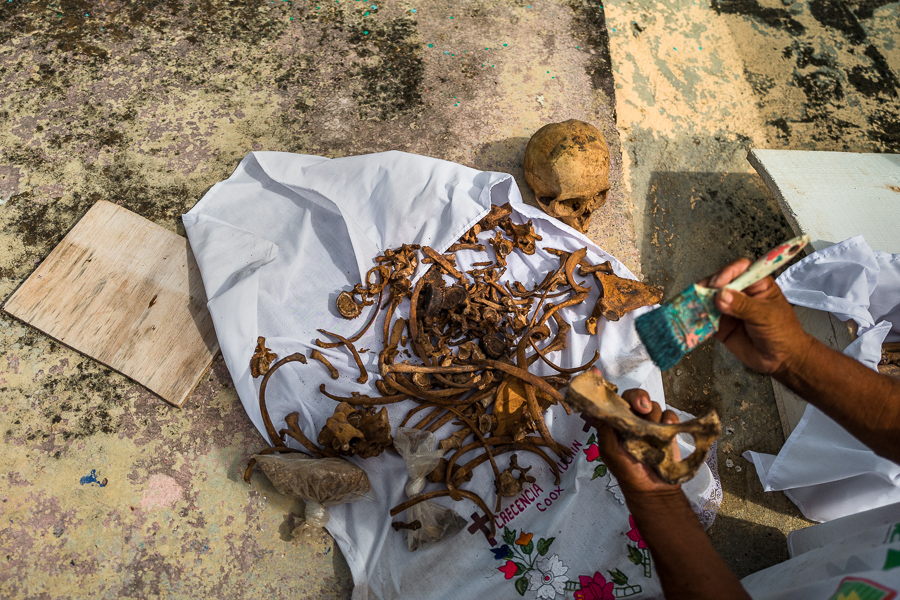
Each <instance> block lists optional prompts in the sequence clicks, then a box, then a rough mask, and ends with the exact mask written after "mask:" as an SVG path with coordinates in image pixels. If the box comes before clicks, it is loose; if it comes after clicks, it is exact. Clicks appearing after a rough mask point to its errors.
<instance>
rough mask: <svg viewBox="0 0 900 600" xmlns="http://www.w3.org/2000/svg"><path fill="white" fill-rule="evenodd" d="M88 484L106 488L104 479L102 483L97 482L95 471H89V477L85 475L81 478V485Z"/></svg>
mask: <svg viewBox="0 0 900 600" xmlns="http://www.w3.org/2000/svg"><path fill="white" fill-rule="evenodd" d="M89 483H96V484H97V485H99V486H100V487H106V479H104V480H103V481H98V480H97V469H91V472H90V474H89V475H85V476H84V477H82V478H81V485H87V484H89Z"/></svg>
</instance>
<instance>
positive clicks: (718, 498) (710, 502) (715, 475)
mask: <svg viewBox="0 0 900 600" xmlns="http://www.w3.org/2000/svg"><path fill="white" fill-rule="evenodd" d="M717 447H718V442H713V445H712V447H711V448H710V449H709V454H708V455H707V456H706V466H707V467H709V470H710V472H711V473H712V483H710V485H709V487H708V488H707V489H706V492H705V493H704V494H703V497H702V501H701V503H700V505H699V506H694V512H695V513H697V518H698V519H700V523H702V524H703V529H707V530H708V529H709V528H710V527H712V524H713V521H715V520H716V515H717V514H718V513H719V508H720V507H721V506H722V482H721V481H720V480H719V457H718V454H717V452H716V450H717Z"/></svg>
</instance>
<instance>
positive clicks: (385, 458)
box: [184, 152, 721, 600]
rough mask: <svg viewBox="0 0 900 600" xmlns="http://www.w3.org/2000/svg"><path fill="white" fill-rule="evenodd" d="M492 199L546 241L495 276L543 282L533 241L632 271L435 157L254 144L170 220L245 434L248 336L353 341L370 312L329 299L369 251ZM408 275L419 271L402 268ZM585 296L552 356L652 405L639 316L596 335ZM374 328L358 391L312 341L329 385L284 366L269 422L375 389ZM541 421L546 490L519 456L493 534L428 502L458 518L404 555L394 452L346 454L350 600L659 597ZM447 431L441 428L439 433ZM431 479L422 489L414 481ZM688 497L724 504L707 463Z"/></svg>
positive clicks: (541, 260)
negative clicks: (357, 480)
mask: <svg viewBox="0 0 900 600" xmlns="http://www.w3.org/2000/svg"><path fill="white" fill-rule="evenodd" d="M506 202H509V203H511V205H512V206H513V208H514V213H513V219H514V220H515V221H517V222H524V221H527V220H529V219H531V220H533V223H534V228H535V230H536V232H537V233H538V234H539V235H541V236H542V237H543V240H542V241H540V242H538V251H537V252H536V253H535V254H534V255H532V256H524V255H522V254H521V253H519V252H516V253H514V254H513V255H511V256H509V257H508V259H507V260H508V270H507V273H506V275H505V277H504V279H516V280H519V281H522V282H523V283H525V284H526V285H528V286H529V287H530V286H531V285H534V284H535V283H538V282H540V281H541V280H542V279H543V277H544V275H545V274H546V273H547V272H548V271H549V270H551V269H555V268H556V266H555V265H558V258H557V257H556V256H553V255H551V254H550V253H548V252H546V251H545V250H543V249H542V248H543V247H544V246H545V245H547V246H551V247H554V248H559V249H562V250H566V251H569V252H571V251H574V250H576V249H578V248H580V247H583V246H587V247H588V254H587V258H588V260H590V261H591V262H593V263H595V264H597V263H600V262H603V261H606V260H609V261H611V263H612V265H613V268H614V269H615V272H616V273H617V274H619V275H620V276H623V277H631V278H633V275H632V274H631V273H630V272H629V271H628V270H627V269H626V268H625V267H624V266H623V265H622V264H621V263H620V262H619V261H617V260H616V259H615V258H614V257H612V256H610V255H608V254H606V253H605V252H604V251H603V250H601V249H600V248H598V247H597V246H596V245H594V244H593V243H592V242H591V241H590V240H589V239H587V238H586V237H585V236H583V235H581V234H580V233H578V232H576V231H574V230H573V229H571V228H569V227H567V226H566V225H564V224H562V223H560V222H558V221H556V220H554V219H551V218H550V217H548V216H546V215H545V214H543V213H542V212H540V211H538V210H536V209H533V208H531V207H529V206H527V205H525V204H523V203H522V201H521V197H520V195H519V191H518V188H517V187H516V185H515V183H514V181H513V179H512V177H510V176H509V175H505V174H502V173H490V172H481V171H476V170H473V169H470V168H467V167H463V166H461V165H457V164H453V163H448V162H445V161H440V160H436V159H432V158H426V157H421V156H416V155H411V154H406V153H402V152H386V153H382V154H374V155H367V156H356V157H348V158H339V159H333V160H331V159H327V158H322V157H316V156H302V155H293V154H285V153H277V152H255V153H252V154H250V155H248V156H247V157H246V158H245V159H244V160H243V161H242V162H241V164H240V165H239V166H238V168H237V169H236V170H235V172H234V174H233V175H232V176H231V177H230V178H229V179H228V180H226V181H223V182H220V183H218V184H216V185H215V186H214V187H213V188H212V189H210V191H209V192H208V193H207V194H206V195H205V196H204V197H203V199H202V200H200V202H199V203H198V204H197V205H196V206H195V207H194V208H193V209H192V210H191V211H190V212H189V213H188V214H186V215H184V224H185V229H186V231H187V234H188V238H189V239H190V243H191V247H192V249H193V251H194V255H195V256H196V258H197V262H198V264H199V266H200V271H201V274H202V277H203V283H204V286H205V287H206V291H207V296H208V298H209V309H210V312H211V314H212V316H213V320H214V322H215V326H216V334H217V335H218V337H219V345H220V347H221V349H222V354H223V357H224V359H225V363H226V365H227V366H228V369H229V372H230V373H231V376H232V379H233V380H234V383H235V388H236V389H237V392H238V395H239V396H240V398H241V401H242V402H243V404H244V407H245V408H246V410H247V414H248V415H249V416H250V418H251V419H252V420H253V422H254V424H256V426H257V428H258V429H259V430H260V432H262V433H263V435H264V436H265V435H266V434H265V429H264V427H263V424H262V420H261V417H260V412H259V404H258V396H257V392H258V385H259V380H254V379H253V378H252V377H251V375H250V369H249V363H250V357H251V356H252V354H253V349H254V346H255V344H256V338H257V336H265V338H266V344H267V346H268V347H270V348H271V349H272V350H273V351H274V352H276V353H277V354H278V356H280V357H283V356H286V355H288V354H291V353H293V352H303V353H307V354H308V353H309V351H311V350H312V349H313V348H315V347H316V346H314V345H313V340H314V339H315V338H317V337H319V334H318V333H317V332H316V329H318V328H324V329H326V330H329V331H334V332H338V333H341V334H343V335H345V336H350V335H352V334H353V333H355V332H356V331H357V330H358V328H359V327H360V326H361V323H362V322H363V321H364V320H365V319H366V316H367V314H368V310H371V309H366V310H365V311H364V312H363V316H362V317H360V318H358V319H357V320H354V321H346V320H344V319H342V318H340V317H339V315H338V314H337V312H336V309H335V307H334V300H335V297H336V296H337V294H338V292H340V291H341V290H347V289H350V288H351V287H352V286H353V285H354V284H356V283H358V282H359V281H361V279H362V277H363V276H364V275H365V273H366V271H367V270H368V269H369V268H370V266H371V265H373V259H374V257H375V256H376V255H378V254H380V253H382V252H383V251H384V250H385V249H388V248H394V247H397V246H399V245H401V244H402V243H416V244H426V245H429V246H431V247H433V248H434V249H435V250H437V251H438V252H443V251H444V250H446V248H448V247H449V246H450V245H451V244H452V243H453V242H455V241H456V240H457V239H458V238H459V237H460V235H462V234H463V233H464V232H465V231H467V230H468V229H469V228H470V227H471V226H472V225H473V224H475V223H476V222H477V221H478V220H479V219H481V217H483V216H484V215H485V214H487V212H488V211H489V209H490V206H491V204H492V203H494V204H504V203H506ZM486 259H493V254H492V253H490V250H488V254H487V255H486V254H483V253H475V252H471V251H461V252H458V253H457V261H458V263H459V265H460V267H461V269H463V270H464V269H468V268H471V265H472V263H473V262H477V261H479V260H486ZM422 272H424V268H421V269H420V272H419V273H418V274H417V275H421V273H422ZM596 297H597V292H596V290H595V291H594V292H592V294H591V297H590V298H589V299H588V300H587V301H586V302H585V303H584V304H583V306H582V307H581V308H580V310H579V311H577V312H576V311H573V310H568V311H566V313H565V317H566V319H567V320H568V321H569V322H570V323H572V324H573V330H572V333H570V340H569V344H568V347H567V349H566V350H564V351H561V352H558V353H555V354H554V355H552V359H553V360H555V361H556V362H557V364H561V365H562V366H576V365H580V364H583V363H584V362H586V361H587V360H589V359H590V358H591V357H592V356H593V354H594V352H595V351H599V352H600V359H599V361H598V363H597V364H598V366H599V367H600V368H601V370H602V371H603V374H604V376H606V377H607V378H608V379H609V380H611V381H612V382H613V383H615V384H616V385H618V386H619V388H620V389H622V390H625V389H628V388H632V387H643V388H644V389H646V390H647V391H648V392H649V393H650V396H651V398H652V399H653V400H654V401H656V402H659V403H660V404H664V399H663V391H662V381H661V378H660V373H659V371H658V370H657V369H656V368H655V367H654V366H653V364H652V363H651V361H650V360H649V358H648V357H647V355H646V354H645V353H644V350H643V347H642V345H641V343H640V341H639V339H638V336H637V334H636V333H635V330H634V325H633V319H634V316H635V314H636V313H639V312H642V311H636V313H632V314H630V315H626V316H625V317H624V318H622V319H621V320H620V321H618V322H616V323H610V322H606V321H605V320H601V322H600V325H599V327H598V331H599V335H597V336H590V335H588V334H587V333H586V332H585V329H584V324H583V321H584V320H585V318H586V317H587V316H588V315H589V313H590V307H592V306H593V304H594V302H595V300H596ZM401 309H403V307H401ZM644 310H648V309H644ZM401 312H402V310H401ZM398 314H399V313H398ZM382 323H383V321H382V319H379V320H377V321H376V322H375V324H374V326H373V327H372V329H371V332H370V333H369V334H367V335H366V336H365V337H363V338H362V339H361V340H360V341H359V342H358V343H357V344H356V346H357V348H360V349H366V350H367V351H365V352H361V354H362V357H363V360H364V362H365V366H366V368H367V370H368V371H369V372H370V377H369V383H368V384H366V385H360V384H358V383H356V377H357V374H356V372H357V368H356V365H355V363H354V362H353V360H352V359H351V358H350V356H349V354H348V353H347V352H345V351H344V350H342V349H341V348H337V349H331V350H322V352H323V354H325V355H326V356H327V358H328V359H329V360H330V361H331V363H332V364H334V365H335V366H336V367H338V369H339V370H340V372H341V377H340V378H339V379H338V380H336V381H333V380H331V379H330V377H328V376H327V373H326V371H325V369H324V368H322V366H321V365H319V364H317V363H316V362H315V361H311V362H310V364H309V365H300V364H298V363H290V364H288V365H286V366H285V367H283V368H282V369H280V370H279V371H278V372H277V373H276V374H275V375H274V376H273V377H272V378H271V379H270V381H269V384H268V387H267V394H266V396H267V400H268V402H267V405H268V408H269V412H270V413H271V415H272V418H273V421H274V423H275V428H276V430H278V429H281V428H282V427H284V424H283V418H284V416H285V415H287V414H289V413H291V412H294V411H299V412H300V422H301V425H302V427H303V431H304V433H305V434H306V435H307V437H309V438H310V439H312V440H315V439H316V437H317V434H318V431H319V429H320V428H321V427H322V425H323V424H324V423H325V420H326V418H327V417H329V416H330V415H331V414H332V412H333V410H334V407H335V402H334V401H333V400H330V399H328V398H327V397H324V396H323V395H321V394H320V393H319V389H318V388H319V385H320V384H322V383H324V384H326V387H327V389H328V390H329V391H330V392H331V393H334V394H338V395H342V396H349V395H350V393H351V392H362V393H365V394H370V395H378V393H377V391H376V390H375V388H374V386H373V385H372V382H373V381H374V380H375V379H376V377H377V353H378V352H379V351H380V349H381V348H380V341H379V340H380V333H379V332H380V331H381V329H382ZM538 364H539V363H536V364H535V365H536V366H537V365H538ZM540 367H544V365H543V364H540ZM539 369H540V368H538V371H539V372H541V371H540V370H539ZM541 374H549V371H542V372H541ZM412 406H414V404H412V402H410V401H408V402H405V403H402V404H393V405H390V406H389V407H388V411H389V414H390V419H391V423H392V425H394V426H396V425H398V424H399V422H400V421H401V420H402V418H403V416H404V415H405V413H406V412H407V411H408V410H409V408H411V407H412ZM546 421H547V424H548V427H549V429H550V431H551V433H552V435H553V437H554V438H555V439H556V440H558V441H560V442H561V443H563V444H565V445H567V446H569V447H571V448H572V450H573V451H574V460H572V461H571V462H567V461H563V460H558V462H557V465H558V468H559V470H560V474H561V478H560V482H559V484H555V483H554V480H553V475H552V471H551V469H550V467H549V466H548V465H547V464H546V463H545V462H544V461H543V460H541V459H540V458H539V457H537V456H535V455H534V454H530V453H524V452H520V453H518V458H519V464H520V465H522V466H531V467H532V469H531V471H530V472H529V475H531V476H534V477H535V478H536V481H535V483H533V484H531V485H526V487H525V489H524V490H523V492H522V493H521V494H520V495H519V496H518V497H517V498H510V499H505V500H504V503H503V507H504V508H503V510H502V511H500V512H499V513H497V514H496V515H495V518H494V523H495V525H496V526H497V531H496V533H495V534H494V535H493V536H491V535H490V534H489V531H490V530H489V522H488V520H487V518H486V517H485V515H484V514H482V511H480V510H479V509H478V507H477V506H476V505H475V504H474V503H471V502H469V501H462V502H458V503H454V502H452V501H450V500H449V499H447V498H440V499H438V500H436V501H437V502H439V503H441V504H444V505H446V506H450V507H452V508H453V509H454V510H456V511H457V512H458V513H459V514H460V515H461V516H463V517H464V518H465V519H466V520H467V525H466V527H465V528H464V529H463V530H462V532H460V533H459V534H457V535H456V536H455V537H453V538H450V539H449V540H447V541H445V542H443V543H442V544H440V545H438V546H433V547H430V548H426V549H424V550H418V551H416V552H410V551H409V550H408V549H407V544H406V537H405V535H403V534H401V533H397V532H395V531H393V529H392V528H391V526H390V524H391V520H392V519H391V518H390V517H389V514H388V513H389V510H390V508H391V507H392V506H395V505H397V504H399V503H401V502H403V501H404V500H406V494H405V491H404V487H405V485H406V482H407V480H408V478H407V472H406V467H405V466H404V464H403V461H402V460H401V459H400V457H399V456H397V455H396V454H395V453H393V452H385V453H383V454H382V455H380V456H378V457H376V458H372V459H368V460H359V459H356V458H353V459H351V460H353V461H354V462H355V463H356V464H359V465H360V466H362V467H363V468H364V469H365V470H366V471H367V473H368V474H369V478H370V480H371V482H372V494H373V496H374V498H375V500H374V501H372V502H358V503H354V504H345V505H340V506H335V507H333V508H331V509H330V510H331V520H330V521H329V523H328V526H327V529H328V531H329V532H330V533H331V534H332V535H333V536H334V538H335V539H336V540H337V542H338V545H339V546H340V548H341V550H342V552H343V554H344V556H345V557H346V559H347V563H348V565H349V566H350V570H351V572H352V574H353V580H354V582H355V588H354V592H353V597H354V598H356V599H364V598H383V599H393V598H416V599H420V598H434V597H442V598H465V599H470V598H482V597H506V598H519V597H521V595H524V596H525V597H526V598H535V597H537V598H562V597H568V598H571V597H573V595H574V596H576V597H579V598H586V599H589V600H590V599H597V598H611V597H613V594H615V597H617V598H619V597H626V596H635V597H641V598H643V597H656V596H658V595H659V590H660V588H659V582H658V580H657V578H656V576H655V575H654V569H653V566H652V564H651V562H650V555H649V552H648V551H647V549H646V548H645V547H644V544H643V542H642V540H641V539H640V536H639V534H638V533H637V532H636V531H634V529H633V527H632V526H631V524H630V523H629V515H628V512H627V509H626V507H625V506H624V501H623V500H622V498H621V494H618V486H617V485H616V483H615V481H613V480H611V478H610V476H609V475H608V474H607V473H606V471H605V467H603V466H602V464H601V463H600V462H599V459H598V458H597V452H596V447H595V446H594V445H593V440H594V437H593V432H592V431H589V430H588V428H587V426H586V424H585V422H584V421H583V420H582V419H581V418H579V416H577V415H572V416H566V415H565V412H564V411H563V410H561V409H560V408H559V407H552V408H551V409H550V410H549V411H548V412H547V414H546ZM450 431H451V429H450V426H446V427H445V429H443V430H440V431H439V432H438V435H439V438H442V437H445V436H446V435H447V434H448V433H449V432H450ZM254 450H255V449H254ZM467 458H468V457H467ZM554 460H557V459H555V457H554ZM508 461H509V455H502V456H500V457H499V458H498V465H499V467H500V468H501V469H503V468H505V467H506V466H508ZM463 487H464V488H466V489H469V490H472V491H475V492H476V493H478V494H479V495H480V496H481V497H482V498H484V499H485V501H486V502H487V504H488V506H492V505H493V502H494V493H493V473H492V472H491V469H490V467H489V466H488V465H484V466H482V467H479V468H478V469H476V470H475V471H474V477H473V479H472V481H471V482H469V483H467V484H466V485H465V486H463ZM437 488H438V486H435V485H433V484H429V485H428V487H427V488H426V491H428V490H430V489H437ZM687 489H688V490H689V491H691V490H692V491H693V492H694V494H693V496H694V498H693V501H694V502H695V504H696V505H697V506H698V509H700V510H703V511H705V513H706V521H707V522H710V521H711V519H710V515H714V513H715V508H716V507H717V503H716V501H717V499H718V498H721V488H719V487H718V482H717V480H716V477H714V476H713V475H712V474H711V472H710V471H709V470H708V469H707V468H704V469H703V470H701V472H700V473H699V474H698V477H697V478H696V479H695V481H694V482H692V484H691V486H687ZM404 516H405V515H400V516H399V517H398V519H403V518H404Z"/></svg>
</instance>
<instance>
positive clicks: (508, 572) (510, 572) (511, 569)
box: [497, 560, 519, 579]
mask: <svg viewBox="0 0 900 600" xmlns="http://www.w3.org/2000/svg"><path fill="white" fill-rule="evenodd" d="M497 570H498V571H500V572H501V573H503V574H504V575H505V576H506V578H507V579H512V578H513V577H515V576H516V573H517V572H518V570H519V567H517V566H516V563H514V562H513V561H511V560H508V561H506V564H505V565H503V566H502V567H497Z"/></svg>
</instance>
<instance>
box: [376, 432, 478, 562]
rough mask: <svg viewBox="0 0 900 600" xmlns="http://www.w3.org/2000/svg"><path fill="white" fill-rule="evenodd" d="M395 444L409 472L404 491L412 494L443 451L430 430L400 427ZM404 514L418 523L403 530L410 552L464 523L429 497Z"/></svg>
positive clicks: (422, 486)
mask: <svg viewBox="0 0 900 600" xmlns="http://www.w3.org/2000/svg"><path fill="white" fill-rule="evenodd" d="M394 446H395V447H396V448H397V451H398V452H399V453H400V456H402V457H403V461H404V462H405V463H406V471H407V472H408V473H409V482H408V483H407V484H406V495H407V496H409V497H410V498H412V497H414V496H417V495H419V494H421V493H422V491H423V490H424V489H425V477H426V476H427V475H428V474H429V473H431V472H432V471H433V470H434V468H435V467H436V466H437V464H438V462H440V460H441V456H442V455H443V454H444V451H443V449H441V448H437V438H436V437H435V435H434V434H433V433H431V432H430V431H420V430H418V429H410V428H408V427H400V428H398V429H397V433H396V434H395V435H394ZM407 515H408V518H409V522H410V523H415V522H416V521H418V523H419V524H420V526H418V527H417V528H415V529H407V530H406V543H407V546H408V547H409V550H410V551H411V552H412V551H414V550H418V549H419V548H422V547H424V546H426V545H430V544H436V543H438V542H442V541H443V540H446V539H447V538H450V537H452V536H453V535H455V534H457V533H459V531H461V530H462V528H463V527H465V525H466V520H465V519H463V518H462V517H461V516H459V515H458V514H457V513H456V512H455V511H454V510H452V509H449V508H447V507H445V506H441V505H440V504H437V503H436V502H432V501H431V500H425V501H424V502H419V503H418V504H416V505H414V506H411V507H410V508H409V509H408V510H407Z"/></svg>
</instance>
